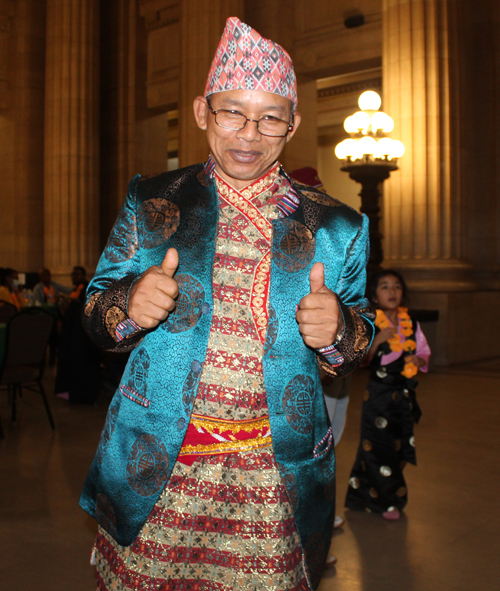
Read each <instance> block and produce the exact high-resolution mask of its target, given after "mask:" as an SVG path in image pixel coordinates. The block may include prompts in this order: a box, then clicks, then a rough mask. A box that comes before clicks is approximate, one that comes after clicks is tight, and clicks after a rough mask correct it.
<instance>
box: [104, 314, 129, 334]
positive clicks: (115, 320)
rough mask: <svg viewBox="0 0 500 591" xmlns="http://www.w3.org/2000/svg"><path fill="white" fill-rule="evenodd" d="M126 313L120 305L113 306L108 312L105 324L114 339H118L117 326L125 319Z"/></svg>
mask: <svg viewBox="0 0 500 591" xmlns="http://www.w3.org/2000/svg"><path fill="white" fill-rule="evenodd" d="M125 318H126V315H125V312H123V310H121V309H120V308H119V307H118V306H111V307H110V308H109V309H108V311H107V312H106V317H105V320H104V322H105V324H106V329H107V331H108V333H109V334H110V336H111V337H112V338H113V340H115V341H116V327H117V326H118V325H119V324H120V322H121V321H122V320H125Z"/></svg>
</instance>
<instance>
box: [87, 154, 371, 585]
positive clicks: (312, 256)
mask: <svg viewBox="0 0 500 591" xmlns="http://www.w3.org/2000/svg"><path fill="white" fill-rule="evenodd" d="M282 174H284V173H283V172H282ZM292 184H293V187H294V189H295V191H296V193H297V194H298V196H299V198H300V203H299V205H298V208H297V209H296V211H294V212H293V213H292V214H291V215H289V216H288V217H284V218H280V219H277V220H274V221H273V242H272V266H271V279H270V299H269V301H270V308H269V326H268V330H267V341H266V345H265V351H264V359H263V367H264V379H265V384H266V391H267V400H268V407H269V415H270V423H271V433H272V441H273V449H274V453H275V457H276V460H277V463H278V466H279V468H280V471H281V474H282V477H283V481H284V483H285V485H286V487H287V491H288V496H289V499H290V502H291V505H292V507H293V510H294V516H295V521H296V524H297V528H298V532H299V535H300V539H301V543H302V547H303V551H304V554H305V558H306V563H307V566H308V571H309V576H310V579H311V583H312V585H313V587H314V588H315V587H316V586H317V584H318V583H319V580H320V578H321V574H322V571H323V568H324V562H325V559H326V557H327V553H328V548H329V545H330V540H331V534H332V526H333V518H334V509H335V503H334V500H335V458H334V444H333V441H332V437H331V430H330V424H329V419H328V416H327V413H326V412H325V405H324V401H323V394H322V389H321V382H320V376H319V370H318V367H319V366H321V367H322V368H323V369H324V370H325V371H327V372H328V373H329V374H331V375H334V376H335V375H345V374H347V373H349V372H351V371H352V370H353V369H354V368H355V367H356V366H357V365H358V363H359V361H360V360H361V359H362V357H363V355H364V353H365V352H366V350H367V348H368V347H369V345H370V342H371V338H372V332H373V324H372V320H373V313H372V310H371V308H370V307H369V306H368V303H367V301H366V300H365V299H364V290H365V266H366V263H367V257H368V221H367V219H366V217H365V216H362V215H361V214H359V213H358V212H356V211H355V210H354V209H352V208H350V207H348V206H346V205H344V204H342V203H341V202H340V201H337V200H335V199H333V198H331V197H328V196H327V195H326V194H324V193H322V192H320V191H317V190H315V189H313V188H311V187H308V186H306V185H301V184H298V183H295V182H293V181H292ZM218 211H219V204H218V195H217V190H216V187H215V183H214V180H213V179H212V178H210V177H208V176H207V175H206V174H205V171H204V168H203V165H202V164H200V165H195V166H191V167H188V168H184V169H180V170H177V171H173V172H168V173H163V174H160V175H157V176H153V177H150V178H142V177H140V176H136V177H134V179H132V181H131V182H130V186H129V192H128V195H127V199H126V201H125V203H124V205H123V208H122V210H121V212H120V214H119V216H118V219H117V221H116V223H115V226H114V228H113V230H112V232H111V235H110V238H109V241H108V244H107V246H106V248H105V250H104V253H103V255H102V257H101V259H100V261H99V265H98V268H97V271H96V274H95V277H94V279H93V280H92V282H91V283H90V285H89V288H88V290H87V302H86V306H85V309H84V313H83V321H84V326H85V328H86V330H87V332H88V333H89V334H90V336H91V337H92V338H93V339H94V340H95V342H96V343H97V344H98V345H100V346H101V347H102V348H104V349H106V350H110V351H132V352H131V355H130V357H129V361H128V364H127V367H126V369H125V372H124V374H123V377H122V380H121V383H120V386H119V388H118V390H117V392H116V394H115V396H114V398H113V400H112V402H111V404H110V407H109V411H108V415H107V419H106V423H105V426H104V429H103V432H102V436H101V440H100V443H99V446H98V449H97V453H96V456H95V458H94V461H93V463H92V466H91V468H90V471H89V474H88V477H87V480H86V482H85V486H84V489H83V493H82V496H81V500H80V504H81V506H82V507H83V508H84V509H85V510H86V511H87V512H88V513H90V514H91V515H92V516H94V517H95V518H96V519H97V520H98V522H99V523H100V525H101V526H102V527H103V528H104V529H105V530H107V531H108V532H109V533H110V534H111V535H112V536H113V537H114V538H115V539H116V540H117V541H118V543H119V544H121V545H125V546H127V545H130V544H131V543H132V542H133V541H134V539H135V538H136V537H137V535H138V533H139V531H140V529H141V528H142V526H143V525H144V523H145V522H146V520H147V519H148V516H149V514H150V512H151V510H152V509H153V507H154V505H155V503H156V501H157V499H158V496H159V495H160V493H161V491H162V489H163V488H164V486H165V484H166V483H167V481H168V479H169V476H170V473H171V470H172V468H173V465H174V463H175V461H176V458H177V455H178V453H179V450H180V448H181V445H182V442H183V439H184V435H185V433H186V430H187V426H188V423H189V419H190V414H191V410H192V406H193V401H194V398H195V396H196V390H197V386H198V381H199V377H200V374H201V370H202V367H203V362H204V360H205V354H206V350H207V343H208V337H209V332H210V326H211V320H212V265H213V260H214V256H215V240H216V232H217V225H218ZM170 247H175V248H176V249H177V250H178V252H179V268H178V270H177V273H176V275H175V279H176V280H177V282H178V284H179V292H180V293H179V297H178V300H177V307H176V310H175V312H174V313H172V314H170V316H169V317H168V318H167V320H166V321H164V322H162V323H161V324H160V325H159V326H157V327H156V328H155V329H152V330H140V331H136V332H134V331H132V332H131V334H129V335H127V336H125V338H122V340H118V338H119V337H118V336H117V326H118V327H119V326H123V321H126V319H127V296H128V292H129V289H130V287H131V285H132V283H133V282H134V281H135V280H136V279H137V278H138V277H139V276H140V275H141V273H142V272H144V271H145V270H146V269H148V268H149V267H150V266H151V265H159V264H161V261H162V260H163V258H164V256H165V253H166V251H167V249H168V248H170ZM317 261H320V262H322V263H323V264H324V266H325V279H326V281H325V283H326V285H327V287H329V288H330V289H332V290H333V291H334V292H335V293H336V294H337V295H338V298H339V302H340V306H341V310H342V313H343V316H344V325H345V328H344V333H343V337H342V339H341V341H340V343H339V344H338V346H337V348H338V350H339V352H340V353H341V354H342V355H343V357H344V360H345V361H344V363H343V364H342V365H341V366H339V367H332V366H331V365H330V364H329V363H328V361H327V359H326V358H324V357H322V356H321V355H319V354H318V353H317V351H315V350H312V349H310V348H308V347H307V346H306V345H305V344H304V342H303V340H302V337H301V335H300V333H299V329H298V325H297V322H296V320H295V311H296V306H297V304H298V303H299V301H300V300H301V298H302V297H304V296H305V295H307V294H308V293H309V291H310V286H309V272H310V270H311V267H312V265H313V264H314V263H315V262H317ZM120 323H122V324H120ZM125 324H126V322H125ZM122 336H123V334H122Z"/></svg>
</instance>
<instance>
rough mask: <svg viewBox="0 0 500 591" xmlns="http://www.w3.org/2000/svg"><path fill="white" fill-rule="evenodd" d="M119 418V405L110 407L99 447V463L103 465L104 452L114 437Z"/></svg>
mask: <svg viewBox="0 0 500 591" xmlns="http://www.w3.org/2000/svg"><path fill="white" fill-rule="evenodd" d="M117 417H118V405H116V404H115V405H114V406H110V407H109V410H108V414H107V415H106V422H105V423H104V428H103V430H102V433H101V438H100V440H99V445H98V446H97V454H96V457H97V461H98V463H99V464H101V463H102V458H103V456H104V452H105V451H106V448H107V446H108V443H109V440H110V439H111V436H112V435H113V431H114V430H115V425H116V419H117Z"/></svg>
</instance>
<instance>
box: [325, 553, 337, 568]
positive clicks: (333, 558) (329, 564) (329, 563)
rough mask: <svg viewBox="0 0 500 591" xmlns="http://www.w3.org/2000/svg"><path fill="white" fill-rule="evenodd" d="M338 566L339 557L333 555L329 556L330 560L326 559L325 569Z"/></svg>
mask: <svg viewBox="0 0 500 591" xmlns="http://www.w3.org/2000/svg"><path fill="white" fill-rule="evenodd" d="M336 564H337V557H336V556H334V555H333V554H329V556H328V558H327V559H326V563H325V568H326V569H328V568H332V567H333V566H335V565H336Z"/></svg>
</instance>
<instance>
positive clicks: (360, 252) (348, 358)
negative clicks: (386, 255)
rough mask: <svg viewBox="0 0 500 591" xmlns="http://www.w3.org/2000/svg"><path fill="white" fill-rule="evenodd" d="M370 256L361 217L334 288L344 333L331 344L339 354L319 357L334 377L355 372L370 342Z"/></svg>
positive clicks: (373, 313)
mask: <svg viewBox="0 0 500 591" xmlns="http://www.w3.org/2000/svg"><path fill="white" fill-rule="evenodd" d="M369 254H370V249H369V236H368V218H367V217H366V216H365V215H363V218H362V223H361V225H360V227H359V230H358V233H357V235H356V236H355V238H354V239H353V241H352V242H351V244H350V247H349V250H348V253H347V258H346V262H345V264H344V268H343V270H342V274H341V276H340V279H339V281H338V283H337V286H336V289H335V293H336V294H337V298H338V302H339V306H340V311H341V313H342V316H343V320H344V330H343V332H342V334H341V335H340V337H339V338H338V339H337V340H336V342H335V343H334V347H335V349H336V350H337V352H338V355H337V356H332V355H331V354H321V353H320V354H318V361H319V365H320V368H321V369H322V370H323V371H325V373H327V374H328V375H331V376H334V377H340V376H344V375H347V374H349V373H351V372H352V371H353V370H354V369H356V367H357V366H358V365H359V364H360V363H361V361H362V359H363V357H364V356H365V355H366V353H367V351H368V349H369V347H370V345H371V342H372V339H373V332H374V326H373V322H374V320H375V312H374V310H373V308H372V307H371V305H370V303H369V301H368V300H367V299H366V298H365V288H366V265H367V263H368V258H369ZM335 358H336V363H338V361H339V358H340V359H341V360H342V362H341V363H339V364H338V365H335V364H334V363H335V361H334V362H333V363H332V359H335Z"/></svg>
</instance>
